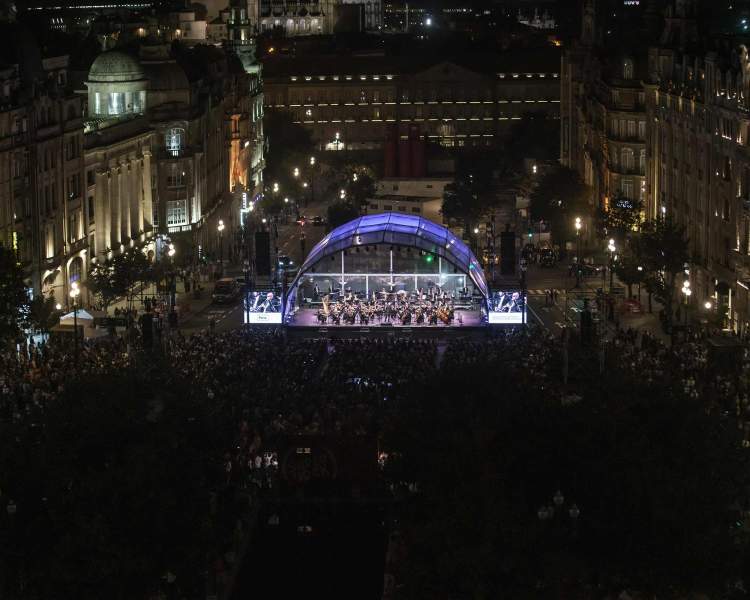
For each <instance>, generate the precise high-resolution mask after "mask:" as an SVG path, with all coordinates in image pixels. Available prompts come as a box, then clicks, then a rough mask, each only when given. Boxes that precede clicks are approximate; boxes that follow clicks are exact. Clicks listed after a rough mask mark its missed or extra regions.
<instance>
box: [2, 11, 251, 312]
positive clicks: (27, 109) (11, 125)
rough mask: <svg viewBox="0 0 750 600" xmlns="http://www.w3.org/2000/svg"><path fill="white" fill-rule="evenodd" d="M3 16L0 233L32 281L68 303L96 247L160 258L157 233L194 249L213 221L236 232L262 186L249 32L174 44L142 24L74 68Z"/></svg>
mask: <svg viewBox="0 0 750 600" xmlns="http://www.w3.org/2000/svg"><path fill="white" fill-rule="evenodd" d="M238 27H240V24H238V23H236V22H230V23H229V24H228V31H229V33H230V34H232V35H233V36H234V34H235V33H236V30H237V28H238ZM3 30H4V31H3V35H4V38H3V42H2V43H3V44H5V45H7V50H8V53H7V54H5V56H9V57H11V56H12V57H14V59H13V62H12V63H10V64H8V65H6V66H4V68H3V69H1V70H0V79H1V80H2V83H3V86H2V97H1V98H0V136H1V137H2V139H1V141H0V175H1V176H2V177H0V180H1V181H2V183H0V243H3V244H4V245H6V246H8V247H12V248H14V249H15V250H16V252H17V253H18V256H19V261H20V262H21V264H22V265H23V267H24V271H25V274H26V276H27V285H28V287H29V289H30V291H31V292H32V293H34V294H37V295H38V294H44V295H45V296H46V295H49V294H52V295H54V297H55V298H56V300H57V301H58V302H60V303H62V304H65V303H67V300H68V290H69V286H70V284H71V283H72V282H73V281H80V282H82V283H83V282H85V280H86V274H87V272H88V270H89V269H90V268H91V265H92V264H93V262H94V261H97V260H102V259H104V258H105V257H109V256H113V255H115V254H117V253H119V252H122V251H124V250H125V249H126V248H130V247H138V248H142V249H143V251H144V252H146V253H147V254H148V255H149V256H150V257H151V258H152V259H154V260H158V259H159V258H160V256H161V255H162V250H163V247H162V243H163V242H164V241H165V240H167V239H169V240H170V241H171V242H174V243H175V244H177V245H178V248H179V249H180V251H181V252H184V253H185V255H186V256H190V257H191V258H192V259H193V260H197V259H198V257H199V256H200V255H203V256H206V255H213V256H216V255H217V254H218V250H217V246H218V244H219V234H218V232H217V224H218V221H219V220H222V221H223V222H224V224H225V227H226V229H227V232H228V234H234V233H235V232H236V231H237V230H238V229H239V228H240V227H241V225H242V217H243V212H244V211H245V210H247V204H248V202H250V201H252V200H253V198H254V197H255V195H256V194H257V193H258V191H259V190H260V186H261V179H262V169H263V166H264V163H263V148H264V142H263V127H262V118H263V86H262V73H261V69H260V66H259V65H257V63H256V62H255V60H254V51H253V40H252V39H250V38H249V36H239V35H237V36H234V37H233V39H232V40H231V41H228V42H226V43H225V46H224V48H223V49H222V48H219V47H216V46H195V47H193V48H189V47H187V46H185V45H181V46H178V47H176V48H175V49H174V50H173V49H171V48H170V46H169V45H167V44H165V43H163V42H162V41H161V40H159V39H158V38H155V37H151V36H147V37H145V38H142V39H140V40H134V41H135V43H130V44H128V45H127V46H126V47H123V48H122V49H120V48H118V49H115V50H110V51H106V52H102V53H101V54H99V55H98V56H96V58H95V60H93V63H92V64H91V66H90V68H89V69H88V71H87V72H86V73H85V76H84V77H83V79H84V81H80V82H72V81H69V76H70V74H71V71H70V70H69V68H68V57H67V56H66V55H57V54H50V53H49V52H48V53H47V54H49V55H44V56H42V54H41V53H40V51H39V47H38V46H37V45H36V44H35V43H34V41H33V40H34V38H33V37H32V36H31V34H30V32H28V31H26V30H24V29H23V28H22V27H20V26H19V25H16V24H14V25H7V26H3ZM230 248H231V247H230ZM227 256H231V253H229V254H227ZM188 262H189V259H188ZM82 289H83V291H84V296H83V301H84V302H88V301H90V300H91V299H90V298H88V296H87V289H86V287H85V286H82Z"/></svg>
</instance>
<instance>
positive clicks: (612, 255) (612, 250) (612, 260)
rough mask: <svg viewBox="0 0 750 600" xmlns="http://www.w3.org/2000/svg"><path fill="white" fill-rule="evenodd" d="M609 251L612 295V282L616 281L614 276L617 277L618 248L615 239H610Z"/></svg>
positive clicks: (610, 291) (610, 290)
mask: <svg viewBox="0 0 750 600" xmlns="http://www.w3.org/2000/svg"><path fill="white" fill-rule="evenodd" d="M607 250H609V293H610V294H611V293H612V282H613V281H614V275H615V250H617V248H616V247H615V240H614V239H613V238H610V240H609V244H608V245H607Z"/></svg>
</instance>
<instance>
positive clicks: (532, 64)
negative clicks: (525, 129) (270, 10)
mask: <svg viewBox="0 0 750 600" xmlns="http://www.w3.org/2000/svg"><path fill="white" fill-rule="evenodd" d="M559 65H560V55H559V52H558V51H557V49H555V48H553V47H550V48H542V49H524V50H519V51H508V52H505V53H502V54H499V55H486V54H482V55H470V56H457V57H452V58H443V57H437V56H419V55H417V56H415V57H411V58H407V57H403V56H386V55H383V54H380V55H373V54H366V55H347V56H340V55H336V56H331V55H315V54H310V53H308V54H306V55H304V56H295V57H286V56H280V57H274V58H271V59H269V60H267V61H266V62H265V63H264V81H265V86H266V93H265V102H266V109H267V110H274V111H279V110H281V111H286V112H288V113H289V114H290V115H291V117H292V119H293V120H294V121H295V122H297V123H301V124H303V125H305V126H306V127H307V128H309V129H310V131H311V133H312V136H313V139H314V140H315V141H316V142H317V143H318V144H319V145H320V147H321V149H323V150H331V151H336V150H366V149H378V148H382V147H383V145H384V144H385V143H386V138H387V136H388V135H389V134H388V132H389V131H390V130H391V129H392V126H396V128H397V129H398V131H399V135H400V136H401V137H406V136H407V135H408V129H409V127H410V126H414V125H416V126H417V127H418V129H419V131H420V134H421V135H422V136H426V138H427V139H428V140H430V141H433V142H439V143H440V144H442V145H444V146H469V145H471V146H479V145H491V144H494V143H495V142H496V141H498V140H500V139H502V137H503V136H504V135H505V133H506V132H507V131H508V129H509V127H510V125H511V124H512V122H513V121H515V120H519V119H521V118H522V116H523V115H524V114H525V113H528V112H537V113H543V114H545V115H548V116H550V117H555V118H556V117H557V115H558V112H559V102H560V82H559Z"/></svg>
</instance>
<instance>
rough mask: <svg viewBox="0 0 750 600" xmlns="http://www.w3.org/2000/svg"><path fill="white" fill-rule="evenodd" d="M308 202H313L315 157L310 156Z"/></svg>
mask: <svg viewBox="0 0 750 600" xmlns="http://www.w3.org/2000/svg"><path fill="white" fill-rule="evenodd" d="M310 202H315V157H314V156H311V157H310Z"/></svg>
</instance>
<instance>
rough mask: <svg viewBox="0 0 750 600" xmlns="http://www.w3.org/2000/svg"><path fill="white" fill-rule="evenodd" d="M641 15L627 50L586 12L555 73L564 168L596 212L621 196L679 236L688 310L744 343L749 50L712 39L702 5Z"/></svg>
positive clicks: (748, 329)
mask: <svg viewBox="0 0 750 600" xmlns="http://www.w3.org/2000/svg"><path fill="white" fill-rule="evenodd" d="M642 4H643V6H642V7H641V9H642V10H641V12H640V13H638V15H637V16H638V18H639V25H638V28H634V27H632V26H631V27H630V28H629V35H628V37H629V39H630V40H631V41H632V42H633V43H631V44H628V43H626V42H625V41H623V40H622V39H619V40H618V42H617V43H613V41H614V40H612V39H611V38H610V37H609V34H610V32H611V31H612V24H611V22H608V21H607V19H606V15H603V14H601V11H600V12H597V5H596V3H594V2H586V3H585V6H584V12H583V22H582V33H581V36H580V39H579V40H578V41H577V43H575V44H574V45H573V46H571V47H570V48H569V49H568V50H567V51H566V52H565V53H564V57H563V63H562V64H563V66H562V74H561V106H560V110H561V160H562V162H563V164H565V165H567V166H569V167H571V168H574V169H576V170H577V171H578V172H579V173H580V175H581V176H582V177H583V178H584V180H585V181H586V182H587V183H588V184H590V185H591V186H592V188H593V190H594V198H595V199H596V201H597V202H598V203H599V205H600V206H603V207H605V208H606V207H607V206H608V203H609V202H610V201H611V200H612V199H613V198H614V197H617V196H619V197H624V198H639V199H641V200H642V201H643V217H644V218H646V219H654V218H657V217H667V218H670V219H672V220H674V221H675V222H677V223H678V224H680V225H683V226H684V227H685V230H686V234H687V237H688V239H689V251H690V255H691V261H690V264H689V265H687V266H686V271H687V273H686V275H685V277H686V278H689V280H690V282H691V289H692V294H691V296H690V300H691V302H692V303H694V304H695V306H697V307H699V308H700V307H702V306H704V304H705V303H706V302H708V303H709V304H710V305H711V306H712V307H713V308H714V309H717V308H718V310H720V311H721V312H722V314H723V313H724V312H726V314H727V319H726V322H725V325H726V326H727V327H730V328H731V329H733V330H735V331H737V332H739V333H741V334H742V335H743V336H744V335H747V334H748V333H750V297H749V292H750V152H749V151H748V136H749V135H750V131H748V127H749V126H750V121H749V120H748V118H747V114H748V110H750V104H749V102H750V100H748V98H750V64H749V63H748V50H747V48H748V46H747V45H746V41H745V40H744V39H742V38H738V37H736V36H730V37H727V36H725V35H721V36H719V35H717V34H716V33H715V31H713V30H712V29H711V28H710V27H709V24H708V23H707V22H706V21H705V20H704V19H703V18H702V16H701V12H700V10H701V5H700V3H699V2H696V1H683V2H667V3H664V4H666V6H663V7H661V6H660V7H657V3H656V2H651V3H645V2H644V3H642ZM657 8H659V10H657ZM662 8H663V10H661V9H662ZM717 22H719V23H721V20H720V19H717ZM636 32H639V33H637V34H636ZM620 42H622V43H620ZM636 43H637V45H638V47H639V48H640V50H638V49H636V48H635V47H634V46H635V45H636ZM678 294H679V292H678Z"/></svg>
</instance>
